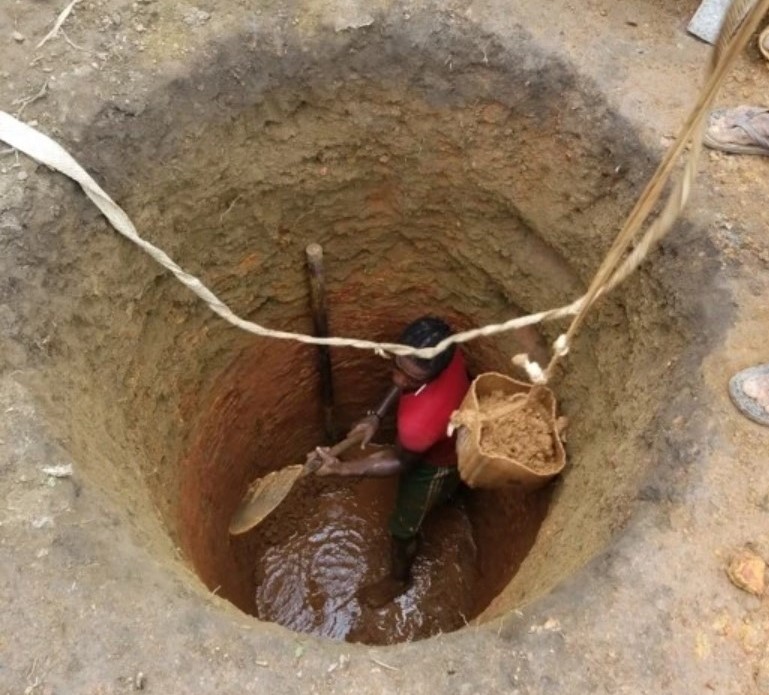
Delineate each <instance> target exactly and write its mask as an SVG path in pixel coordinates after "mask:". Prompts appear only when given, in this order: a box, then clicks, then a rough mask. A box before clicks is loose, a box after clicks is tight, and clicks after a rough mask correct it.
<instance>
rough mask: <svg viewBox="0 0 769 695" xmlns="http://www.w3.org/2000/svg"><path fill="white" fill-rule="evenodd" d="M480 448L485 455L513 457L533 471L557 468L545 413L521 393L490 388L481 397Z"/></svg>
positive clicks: (551, 436)
mask: <svg viewBox="0 0 769 695" xmlns="http://www.w3.org/2000/svg"><path fill="white" fill-rule="evenodd" d="M479 404H480V413H479V415H480V417H481V418H482V421H483V425H482V426H481V447H482V448H483V450H484V452H485V453H486V454H487V455H489V456H499V457H505V458H509V459H513V460H514V461H517V462H519V463H521V464H523V465H525V466H526V467H527V468H530V469H531V470H533V471H535V472H537V473H549V472H550V471H552V470H554V469H556V468H558V458H557V455H556V449H555V445H554V442H553V436H554V435H553V431H552V427H551V425H550V423H549V422H548V413H547V411H546V410H545V409H544V408H542V406H540V405H539V404H538V403H536V402H535V401H533V400H532V399H527V397H526V395H524V394H515V395H513V396H510V395H509V394H505V393H503V392H502V391H494V392H493V393H492V394H491V395H490V396H486V397H484V398H481V399H480V401H479Z"/></svg>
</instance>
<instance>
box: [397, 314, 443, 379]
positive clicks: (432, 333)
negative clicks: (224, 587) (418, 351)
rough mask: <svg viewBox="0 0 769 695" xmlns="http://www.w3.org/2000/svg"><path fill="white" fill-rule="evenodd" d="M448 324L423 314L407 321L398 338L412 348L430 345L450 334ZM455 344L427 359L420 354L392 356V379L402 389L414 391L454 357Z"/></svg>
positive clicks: (434, 376)
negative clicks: (412, 320) (409, 321)
mask: <svg viewBox="0 0 769 695" xmlns="http://www.w3.org/2000/svg"><path fill="white" fill-rule="evenodd" d="M452 333H453V331H452V330H451V328H450V327H449V325H448V324H447V323H446V322H445V321H443V320H441V319H439V318H435V317H434V316H423V317H422V318H420V319H417V320H416V321H414V322H412V323H410V324H409V325H408V326H406V328H405V329H404V330H403V333H401V335H400V338H398V342H399V343H401V344H403V345H410V346H411V347H415V348H426V347H434V346H435V345H437V344H438V343H440V342H441V341H442V340H443V339H444V338H448V337H449V336H450V335H452ZM455 349H456V346H455V345H450V346H449V347H447V348H446V349H445V350H444V351H443V352H441V353H439V354H438V355H436V356H435V357H431V358H430V359H423V358H421V357H410V356H409V357H396V358H395V370H394V371H393V382H394V383H395V385H396V386H398V387H399V388H401V389H402V390H403V391H416V390H417V389H418V388H420V387H421V386H423V385H424V384H426V383H428V382H430V381H432V380H433V379H435V378H436V377H438V375H439V374H440V373H441V372H442V371H443V370H444V369H446V367H448V365H449V363H450V362H451V359H452V357H454V351H455Z"/></svg>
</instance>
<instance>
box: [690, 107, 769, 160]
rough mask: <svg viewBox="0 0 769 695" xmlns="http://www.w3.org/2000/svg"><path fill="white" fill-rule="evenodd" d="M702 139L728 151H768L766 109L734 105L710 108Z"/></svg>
mask: <svg viewBox="0 0 769 695" xmlns="http://www.w3.org/2000/svg"><path fill="white" fill-rule="evenodd" d="M703 143H704V144H705V145H706V146H707V147H710V148H711V149H714V150H721V151H722V152H731V153H732V154H763V155H769V109H768V108H765V107H763V106H737V107H735V108H732V109H717V110H715V111H713V112H712V113H711V114H710V125H709V126H708V131H707V133H705V137H704V139H703Z"/></svg>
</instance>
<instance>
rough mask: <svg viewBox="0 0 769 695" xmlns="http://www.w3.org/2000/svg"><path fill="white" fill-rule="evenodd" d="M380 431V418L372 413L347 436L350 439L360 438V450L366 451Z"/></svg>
mask: <svg viewBox="0 0 769 695" xmlns="http://www.w3.org/2000/svg"><path fill="white" fill-rule="evenodd" d="M378 429H379V416H378V415H376V414H374V413H371V414H370V415H366V417H364V418H363V419H362V420H361V421H360V422H358V423H357V424H356V425H355V426H354V427H353V428H352V429H351V430H350V431H349V433H348V434H347V436H348V437H352V436H358V437H360V438H361V440H360V448H361V449H365V448H366V447H367V446H368V445H369V444H370V443H371V440H372V439H373V438H374V435H375V434H376V433H377V430H378Z"/></svg>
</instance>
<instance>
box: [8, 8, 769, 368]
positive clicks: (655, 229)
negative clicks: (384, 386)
mask: <svg viewBox="0 0 769 695" xmlns="http://www.w3.org/2000/svg"><path fill="white" fill-rule="evenodd" d="M76 1H77V0H74V1H73V2H72V3H71V4H70V5H69V6H68V8H67V10H65V13H62V17H60V21H59V22H57V26H55V27H54V31H55V30H56V29H57V28H58V26H60V24H61V22H63V20H64V19H66V14H68V11H69V10H71V9H72V7H73V6H74V5H75V4H76ZM768 6H769V0H734V2H733V3H732V7H731V9H730V12H729V14H728V15H727V22H725V25H728V26H724V27H723V28H722V30H721V36H720V38H719V43H718V45H717V47H716V50H715V51H714V56H713V63H712V66H711V75H710V80H709V83H708V84H707V85H706V87H705V88H704V89H703V92H702V93H701V96H700V100H699V103H698V104H697V105H696V106H695V108H694V109H693V111H692V114H691V115H690V120H689V123H688V124H687V125H686V126H685V127H684V129H683V131H682V133H681V135H679V138H678V140H677V142H676V143H675V145H674V147H673V148H671V151H670V152H669V153H668V158H667V161H665V162H663V163H662V164H661V165H660V168H659V169H658V171H657V173H656V174H655V177H654V178H653V183H656V184H659V186H660V188H659V190H658V191H657V192H656V193H650V194H649V195H646V193H648V192H649V189H650V188H651V187H652V184H651V183H650V184H649V187H648V188H647V191H646V192H645V193H644V195H643V196H642V198H641V199H639V203H638V204H637V207H638V206H641V203H642V202H643V203H644V204H646V205H647V210H646V211H641V210H639V211H636V210H634V213H636V212H638V214H635V215H634V213H631V217H630V218H629V219H628V221H627V222H626V224H625V227H624V228H623V230H622V231H621V232H620V235H619V236H618V238H617V239H616V240H615V243H614V245H613V247H612V248H611V249H610V251H609V253H608V255H607V257H606V259H605V260H604V263H603V264H602V266H601V268H599V270H598V272H597V273H596V277H595V278H594V279H593V282H592V283H591V287H590V288H589V290H588V292H587V293H586V294H585V295H583V296H582V297H580V298H579V299H578V300H576V301H574V302H572V303H571V304H569V305H568V306H562V307H559V308H557V309H550V310H548V311H541V312H538V313H536V314H530V315H528V316H521V317H518V318H514V319H510V320H508V321H504V322H503V323H495V324H490V325H487V326H483V327H481V328H475V329H472V330H469V331H463V332H461V333H456V334H455V335H453V336H450V337H449V338H446V339H445V340H443V341H441V342H440V343H439V344H438V345H436V346H434V347H431V348H420V349H416V348H413V347H410V346H407V345H399V344H397V343H378V342H374V341H370V340H359V339H353V338H336V337H331V338H317V337H314V336H310V335H305V334H302V333H293V332H289V331H276V330H273V329H270V328H266V327H264V326H261V325H259V324H258V323H254V322H252V321H246V320H245V319H242V318H240V317H239V316H237V315H236V314H235V313H234V312H233V311H232V310H231V309H230V308H229V307H228V306H227V305H226V304H225V303H224V302H223V301H222V300H221V299H219V298H218V297H217V296H216V295H215V294H214V293H213V292H212V291H211V290H209V289H208V288H207V287H206V286H205V285H204V284H203V283H202V282H201V281H200V280H199V279H198V278H196V277H194V276H193V275H190V274H189V273H187V272H186V271H185V270H183V269H182V268H181V267H180V266H179V265H178V264H177V263H175V262H174V261H173V259H171V258H170V257H169V256H168V254H166V253H165V252H164V251H163V250H162V249H159V248H158V247H157V246H154V245H152V244H150V243H149V242H148V241H145V240H144V239H142V238H141V237H140V236H139V234H138V233H137V231H136V228H135V227H134V225H133V223H132V222H131V220H130V219H129V218H128V215H126V213H125V212H124V211H123V210H122V209H121V208H120V207H119V206H118V205H117V204H116V203H115V202H114V201H113V200H112V199H111V198H110V197H109V196H108V195H107V194H106V193H105V192H104V191H103V190H102V189H101V188H100V187H99V185H98V184H97V183H96V182H95V181H94V180H93V178H91V176H89V174H88V173H87V172H86V171H85V169H83V167H81V166H80V165H79V164H78V163H77V162H76V161H75V159H74V158H73V157H72V156H71V155H70V154H69V153H68V152H67V151H66V150H65V149H64V148H63V147H61V145H59V144H58V143H56V142H54V141H53V140H52V139H51V138H49V137H48V136H46V135H43V134H42V133H41V132H39V131H38V130H36V129H34V128H32V127H30V126H28V125H25V124H24V123H22V122H21V121H19V120H17V119H16V118H14V117H13V116H11V115H9V114H7V113H4V112H2V111H0V140H4V141H5V142H7V143H8V144H9V145H10V146H11V147H13V148H16V149H17V150H19V151H21V152H23V153H24V154H26V155H28V156H29V157H32V158H33V159H36V160H37V161H39V162H42V163H43V164H46V165H47V166H49V167H51V168H52V169H55V170H57V171H60V172H61V173H63V174H65V175H67V176H69V177H70V178H71V179H73V180H75V181H77V183H79V184H80V186H81V187H82V188H83V191H84V192H85V194H86V195H87V196H88V197H89V198H90V199H91V200H92V201H93V203H94V204H95V205H96V207H98V208H99V210H101V212H102V213H103V214H104V216H105V217H106V218H107V219H108V220H109V222H110V223H111V224H112V226H113V227H114V228H115V229H116V230H117V231H118V232H119V233H120V234H122V235H123V236H125V237H126V238H128V239H130V240H131V241H132V242H133V243H135V244H136V245H137V246H139V247H140V248H142V249H143V250H144V251H145V252H146V253H148V254H149V255H150V256H152V258H153V259H155V261H157V262H158V263H159V264H160V265H162V266H163V267H164V268H166V269H168V270H170V271H171V272H172V273H173V274H174V276H175V277H176V278H177V280H179V282H181V283H182V284H183V285H185V286H186V287H187V288H189V289H190V290H191V291H192V292H193V293H194V294H196V295H197V296H198V297H200V299H202V300H203V301H204V302H205V303H206V304H207V305H208V306H209V308H210V309H211V310H212V311H214V312H215V313H216V314H218V315H219V316H221V317H222V318H223V319H224V320H225V321H227V322H229V323H230V324H232V325H233V326H236V327H238V328H241V329H242V330H244V331H248V332H249V333H253V334H254V335H258V336H262V337H264V338H274V339H278V340H294V341H297V342H300V343H305V344H309V345H327V346H330V347H352V348H357V349H362V350H373V351H374V352H376V353H377V354H378V355H381V356H386V355H387V354H390V355H413V356H416V357H423V358H430V357H434V356H435V355H437V354H438V353H440V352H442V351H443V350H445V349H446V348H447V347H448V346H449V345H453V344H458V343H466V342H468V341H470V340H474V339H475V338H479V337H481V336H491V335H497V334H500V333H505V332H507V331H511V330H515V329H518V328H523V327H525V326H532V325H535V324H538V323H541V322H543V321H552V320H554V319H559V318H563V317H567V316H576V319H575V320H574V321H573V322H572V324H571V326H570V327H569V330H568V332H567V333H566V334H563V335H560V336H559V337H558V339H557V340H556V342H555V344H554V346H553V348H554V351H553V357H552V359H551V361H550V364H549V365H548V367H547V369H546V370H544V371H543V370H542V368H541V367H540V366H539V364H537V363H536V362H532V361H530V360H529V357H528V355H516V356H515V357H514V358H513V361H514V363H515V364H518V365H520V366H522V367H523V368H524V369H525V370H526V372H527V374H528V375H529V378H530V379H531V380H532V381H533V382H534V383H545V382H546V381H547V379H548V377H549V376H550V375H551V374H552V372H553V369H554V367H555V365H556V364H557V362H558V361H559V360H560V359H561V358H562V357H564V356H565V355H566V354H567V353H568V352H569V347H570V342H571V339H572V337H573V335H574V333H575V332H576V330H577V328H578V326H579V325H580V324H581V322H582V320H583V319H584V316H585V314H586V313H587V311H588V310H589V309H590V308H591V307H592V305H593V304H594V303H595V301H596V300H597V299H598V298H599V297H600V296H602V295H604V294H606V293H607V292H608V291H609V290H611V289H612V288H614V287H615V286H616V285H618V284H619V283H620V282H622V281H623V280H624V279H625V278H627V277H628V276H629V275H630V274H631V273H632V272H633V271H634V270H635V269H636V268H637V267H638V265H639V264H640V263H641V261H642V260H643V259H644V258H645V257H646V255H647V254H648V253H649V251H650V250H651V248H652V246H653V245H654V243H656V242H657V241H659V239H660V238H661V237H662V236H664V235H665V233H667V232H668V231H669V230H670V228H671V227H672V225H673V222H674V221H675V219H676V218H677V217H678V215H679V214H680V212H681V210H682V209H683V207H684V205H685V203H686V200H687V198H688V194H689V190H690V187H691V183H692V181H693V180H694V176H695V173H696V165H697V159H698V155H699V151H700V147H701V139H702V138H701V136H702V130H703V128H704V116H705V113H706V111H707V108H708V106H709V105H710V104H711V102H712V99H713V97H714V96H715V92H716V90H717V87H718V86H720V83H721V81H723V79H724V77H725V74H726V68H727V67H728V65H730V64H731V61H732V60H733V58H734V55H735V54H736V53H737V51H738V50H739V49H740V48H741V47H742V46H739V45H735V46H729V47H728V49H731V56H728V55H724V54H728V53H729V52H730V51H729V50H728V49H725V44H726V42H727V40H728V39H729V38H731V35H732V33H734V32H735V27H736V26H738V25H739V22H740V20H741V19H742V17H743V16H744V13H745V11H746V10H745V8H748V9H750V8H751V7H752V9H753V14H752V16H751V17H750V18H749V20H748V22H746V24H751V23H752V24H753V25H755V24H757V22H758V21H759V19H760V16H761V15H762V14H763V13H765V12H766V9H767V7H768ZM739 12H742V13H743V14H741V15H740V16H739V19H737V18H736V17H737V15H738V13H739ZM747 29H749V27H743V28H742V32H741V33H742V35H743V38H742V40H741V41H739V42H735V44H739V43H743V42H744V41H745V40H746V39H745V38H744V36H745V34H746V33H747V32H746V30H747ZM743 45H744V43H743ZM719 70H720V75H719V74H718V72H719ZM687 141H691V142H692V143H693V148H692V153H691V156H690V158H689V162H688V165H687V167H686V169H685V170H684V175H683V176H681V177H680V178H679V180H678V181H677V182H676V185H675V187H674V189H673V191H672V193H671V195H670V196H669V198H668V200H667V203H666V206H665V208H664V210H663V212H662V214H661V215H660V217H659V218H658V219H657V220H655V222H654V223H652V224H651V225H650V227H649V229H647V231H646V232H645V233H644V235H643V237H642V239H641V240H640V242H639V244H638V245H637V246H636V248H635V249H634V250H633V251H632V252H631V253H630V254H629V255H628V256H627V257H625V258H624V260H622V261H621V262H620V257H621V253H622V250H623V249H624V248H626V247H627V245H629V243H630V241H631V239H632V237H633V235H634V232H636V231H637V230H638V228H639V227H640V226H641V225H642V223H643V220H644V219H645V218H646V217H647V216H648V213H649V211H650V210H651V204H652V203H650V202H649V201H655V200H657V199H658V198H659V194H660V193H661V182H662V181H664V180H667V179H668V178H669V176H670V173H671V172H670V168H669V167H670V166H671V164H672V162H673V161H675V159H677V158H678V157H680V154H681V152H682V151H683V146H684V144H685V143H686V142H687Z"/></svg>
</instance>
